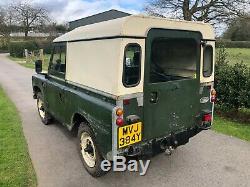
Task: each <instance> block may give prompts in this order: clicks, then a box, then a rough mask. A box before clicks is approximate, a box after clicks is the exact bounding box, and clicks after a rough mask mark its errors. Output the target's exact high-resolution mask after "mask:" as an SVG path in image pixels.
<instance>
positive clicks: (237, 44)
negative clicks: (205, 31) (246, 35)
mask: <svg viewBox="0 0 250 187" xmlns="http://www.w3.org/2000/svg"><path fill="white" fill-rule="evenodd" d="M220 46H224V47H226V48H250V41H228V40H218V41H216V47H220Z"/></svg>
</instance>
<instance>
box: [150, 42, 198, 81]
mask: <svg viewBox="0 0 250 187" xmlns="http://www.w3.org/2000/svg"><path fill="white" fill-rule="evenodd" d="M197 50H198V45H197V42H196V41H195V40H194V39H188V38H186V39H185V38H171V39H169V38H157V39H155V40H154V41H153V43H152V49H151V64H150V82H151V83H157V82H167V81H173V80H180V79H196V78H197V75H196V74H197V72H196V69H197V60H198V53H197Z"/></svg>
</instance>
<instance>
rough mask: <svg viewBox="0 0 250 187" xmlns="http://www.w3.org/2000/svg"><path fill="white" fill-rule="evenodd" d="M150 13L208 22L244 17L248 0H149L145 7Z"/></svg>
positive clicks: (227, 20) (249, 5) (248, 6)
mask: <svg viewBox="0 0 250 187" xmlns="http://www.w3.org/2000/svg"><path fill="white" fill-rule="evenodd" d="M145 10H146V12H147V13H149V14H150V15H156V16H161V17H172V18H181V19H184V20H188V21H191V20H194V21H204V22H210V23H212V24H213V23H218V22H229V21H230V20H232V19H234V18H235V17H244V16H245V15H246V14H247V10H248V11H249V10H250V1H249V0H151V1H150V3H149V4H148V5H147V6H146V8H145Z"/></svg>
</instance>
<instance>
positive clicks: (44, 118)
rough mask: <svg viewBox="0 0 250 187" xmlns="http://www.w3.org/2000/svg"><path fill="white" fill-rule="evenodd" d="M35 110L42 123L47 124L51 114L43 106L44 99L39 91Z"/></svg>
mask: <svg viewBox="0 0 250 187" xmlns="http://www.w3.org/2000/svg"><path fill="white" fill-rule="evenodd" d="M37 110H38V114H39V116H40V118H41V121H42V122H43V124H44V125H48V124H49V123H50V122H51V116H50V114H49V113H48V112H47V111H46V109H45V107H44V100H43V97H42V94H41V92H39V93H37Z"/></svg>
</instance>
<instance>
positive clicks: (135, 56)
mask: <svg viewBox="0 0 250 187" xmlns="http://www.w3.org/2000/svg"><path fill="white" fill-rule="evenodd" d="M140 79H141V47H140V45H138V44H128V45H127V46H126V48H125V53H124V62H123V78H122V81H123V85H124V86H125V87H133V86H136V85H138V84H139V82H140Z"/></svg>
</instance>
